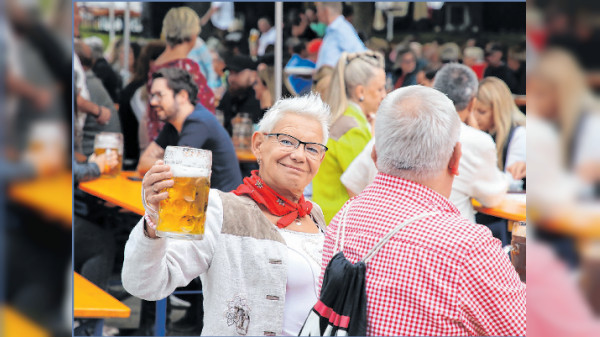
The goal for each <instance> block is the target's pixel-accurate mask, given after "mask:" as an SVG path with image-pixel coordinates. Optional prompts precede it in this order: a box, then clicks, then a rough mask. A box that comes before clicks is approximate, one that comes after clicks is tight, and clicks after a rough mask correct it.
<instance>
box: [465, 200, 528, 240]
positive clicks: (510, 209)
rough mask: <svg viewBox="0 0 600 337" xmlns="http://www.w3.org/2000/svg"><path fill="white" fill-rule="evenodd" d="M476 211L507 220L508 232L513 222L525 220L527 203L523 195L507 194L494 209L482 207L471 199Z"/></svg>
mask: <svg viewBox="0 0 600 337" xmlns="http://www.w3.org/2000/svg"><path fill="white" fill-rule="evenodd" d="M471 201H472V203H473V207H474V208H475V210H476V211H478V212H481V213H484V214H487V215H492V216H495V217H499V218H502V219H506V220H508V230H509V231H511V230H512V224H513V222H515V221H525V220H526V219H527V214H526V213H527V212H526V211H527V202H526V195H525V194H524V193H508V194H507V195H506V197H505V198H504V200H502V202H501V203H500V204H499V205H497V206H496V207H483V206H482V205H481V203H479V201H477V200H475V199H472V200H471Z"/></svg>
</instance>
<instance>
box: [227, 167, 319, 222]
mask: <svg viewBox="0 0 600 337" xmlns="http://www.w3.org/2000/svg"><path fill="white" fill-rule="evenodd" d="M233 193H235V194H236V195H248V196H249V197H250V198H252V199H253V200H254V201H255V202H257V203H258V204H260V205H263V206H265V207H266V208H267V209H268V210H269V212H270V213H271V214H273V215H276V216H281V217H282V218H281V219H279V220H278V221H277V227H279V228H285V227H287V226H289V225H290V224H291V223H292V222H294V220H296V218H300V217H303V216H305V215H307V214H309V213H310V211H311V210H312V206H313V205H312V203H311V202H310V201H306V200H305V199H304V196H302V197H300V200H298V203H293V202H291V201H289V200H288V199H286V198H284V197H283V196H281V195H280V194H279V193H277V192H275V191H273V189H271V188H270V187H269V186H267V184H265V182H264V181H263V180H262V179H261V178H260V177H259V176H258V170H254V171H252V175H251V176H250V177H246V178H244V183H243V184H241V185H240V186H238V188H237V189H236V190H234V191H233Z"/></svg>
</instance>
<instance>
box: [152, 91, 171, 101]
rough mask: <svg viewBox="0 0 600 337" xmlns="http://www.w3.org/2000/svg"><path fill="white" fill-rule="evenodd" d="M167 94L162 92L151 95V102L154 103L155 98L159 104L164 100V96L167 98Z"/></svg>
mask: <svg viewBox="0 0 600 337" xmlns="http://www.w3.org/2000/svg"><path fill="white" fill-rule="evenodd" d="M166 95H167V93H162V92H155V93H150V96H149V97H150V102H152V101H153V100H154V99H155V98H156V100H158V101H159V102H160V101H162V98H163V97H164V96H166Z"/></svg>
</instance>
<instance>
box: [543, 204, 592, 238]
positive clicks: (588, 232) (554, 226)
mask: <svg viewBox="0 0 600 337" xmlns="http://www.w3.org/2000/svg"><path fill="white" fill-rule="evenodd" d="M531 213H532V214H531V216H532V219H533V220H534V221H535V222H536V223H539V224H541V225H542V226H543V227H544V228H545V229H548V230H550V231H553V232H557V233H561V234H565V235H570V236H574V237H576V238H579V239H584V240H589V239H596V240H597V239H600V206H599V205H598V204H597V203H595V202H587V203H585V202H580V203H577V204H573V205H562V206H561V207H557V208H556V209H554V210H553V211H552V212H545V213H543V214H542V213H541V212H539V210H537V209H536V208H534V207H532V212H531Z"/></svg>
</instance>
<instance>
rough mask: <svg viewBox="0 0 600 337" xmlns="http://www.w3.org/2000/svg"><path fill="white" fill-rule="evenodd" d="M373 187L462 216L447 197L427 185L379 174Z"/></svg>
mask: <svg viewBox="0 0 600 337" xmlns="http://www.w3.org/2000/svg"><path fill="white" fill-rule="evenodd" d="M371 186H373V187H374V188H376V189H378V190H382V191H384V192H385V193H386V194H398V195H399V197H401V198H409V199H412V200H414V201H415V203H418V204H424V205H425V204H427V205H430V206H433V207H435V208H437V209H439V210H441V211H445V212H450V213H456V214H458V215H460V211H459V210H458V208H456V206H454V204H453V203H452V202H450V200H448V199H447V198H446V197H444V196H443V195H441V194H439V193H438V192H436V191H434V190H432V189H431V188H429V187H427V186H425V185H421V184H419V183H416V182H414V181H411V180H406V179H403V178H399V177H395V176H392V175H389V174H386V173H383V172H379V173H377V175H376V176H375V180H374V181H373V184H372V185H371Z"/></svg>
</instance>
